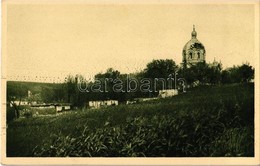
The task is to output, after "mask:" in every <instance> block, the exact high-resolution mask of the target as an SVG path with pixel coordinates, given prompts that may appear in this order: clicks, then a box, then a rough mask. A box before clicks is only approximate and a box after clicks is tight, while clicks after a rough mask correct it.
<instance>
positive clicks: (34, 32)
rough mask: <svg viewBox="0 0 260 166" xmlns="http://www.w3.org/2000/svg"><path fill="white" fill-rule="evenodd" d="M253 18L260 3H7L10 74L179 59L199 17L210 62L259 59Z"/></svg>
mask: <svg viewBox="0 0 260 166" xmlns="http://www.w3.org/2000/svg"><path fill="white" fill-rule="evenodd" d="M254 20H255V19H254V6H253V5H227V4H226V5H173V4H171V5H167V4H164V5H162V4H161V5H159V4H154V5H152V4H150V5H149V4H143V5H142V4H131V5H127V4H125V5H123V4H121V5H116V4H114V5H113V4H110V5H101V4H99V5H94V4H92V5H87V4H75V5H71V4H70V5H69V4H63V5H62V4H56V5H54V4H48V5H40V4H33V5H28V4H23V5H21V4H20V5H8V8H7V76H8V78H7V79H9V80H15V79H18V80H23V79H26V80H31V81H37V80H38V81H39V80H43V78H42V77H44V79H46V78H45V77H47V76H48V78H47V79H48V80H49V81H52V80H51V79H53V77H55V81H57V79H58V77H59V78H60V79H61V80H63V78H64V77H65V76H66V75H68V74H77V73H79V74H83V75H84V76H89V75H94V74H96V73H98V72H104V71H105V70H106V69H107V68H109V67H112V68H114V69H117V70H119V71H120V72H121V73H129V72H135V71H139V70H141V69H143V68H145V66H146V64H147V63H148V62H150V61H152V60H153V59H173V60H174V61H175V62H176V63H177V64H179V63H180V62H181V60H182V49H183V46H184V45H185V44H186V43H187V42H188V40H190V38H191V31H192V25H193V24H194V25H195V26H196V31H197V34H198V35H197V38H198V40H199V41H201V42H202V43H203V44H204V46H205V48H206V61H207V62H212V61H213V60H214V58H215V59H216V60H217V61H221V62H222V63H223V65H224V67H226V66H232V65H238V64H242V62H246V61H247V62H249V63H250V64H251V65H253V66H254V39H255V36H254V26H255V24H254ZM36 76H37V78H36Z"/></svg>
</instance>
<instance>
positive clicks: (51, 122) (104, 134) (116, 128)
mask: <svg viewBox="0 0 260 166" xmlns="http://www.w3.org/2000/svg"><path fill="white" fill-rule="evenodd" d="M7 156H9V157H12V156H16V157H18V156H19V157H22V156H27V157H29V156H41V157H45V156H51V157H54V156H60V157H63V156H81V157H83V156H86V157H89V156H92V157H96V156H99V157H106V156H110V157H117V156H120V157H123V156H127V157H135V156H138V157H143V156H146V157H153V156H154V157H155V156H156V157H164V156H166V157H170V156H171V157H181V156H182V157H195V156H200V157H210V156H254V85H253V84H231V85H222V86H217V85H216V86H203V87H197V88H194V89H192V91H188V92H187V93H186V94H181V95H179V96H175V97H172V98H168V99H159V100H156V101H150V102H144V103H139V104H135V105H120V106H116V107H107V108H100V109H94V110H77V111H71V112H66V113H64V114H56V115H53V116H46V117H45V116H44V117H32V118H23V119H22V118H20V119H17V120H15V121H12V122H10V123H9V124H8V128H7Z"/></svg>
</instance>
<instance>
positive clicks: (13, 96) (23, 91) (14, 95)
mask: <svg viewBox="0 0 260 166" xmlns="http://www.w3.org/2000/svg"><path fill="white" fill-rule="evenodd" d="M27 91H28V89H27V88H25V87H23V86H22V84H21V83H14V82H7V95H6V96H7V104H9V105H11V106H12V108H14V109H13V110H14V118H16V119H17V118H19V117H20V104H21V101H22V99H24V98H26V97H27ZM17 101H18V104H17Z"/></svg>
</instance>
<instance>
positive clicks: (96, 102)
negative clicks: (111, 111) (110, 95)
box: [88, 100, 118, 108]
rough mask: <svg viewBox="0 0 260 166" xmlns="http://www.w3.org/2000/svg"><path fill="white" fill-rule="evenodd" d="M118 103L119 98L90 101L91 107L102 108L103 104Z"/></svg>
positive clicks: (112, 104)
mask: <svg viewBox="0 0 260 166" xmlns="http://www.w3.org/2000/svg"><path fill="white" fill-rule="evenodd" d="M115 105H118V100H104V101H89V102H88V106H89V107H90V108H100V107H102V106H115Z"/></svg>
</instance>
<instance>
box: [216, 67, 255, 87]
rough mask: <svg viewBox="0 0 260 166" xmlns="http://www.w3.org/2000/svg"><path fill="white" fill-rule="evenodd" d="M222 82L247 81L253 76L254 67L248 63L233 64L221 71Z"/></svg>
mask: <svg viewBox="0 0 260 166" xmlns="http://www.w3.org/2000/svg"><path fill="white" fill-rule="evenodd" d="M221 77H222V83H224V84H228V83H248V82H250V81H251V80H252V79H253V78H254V68H253V67H252V66H251V65H249V64H248V63H245V64H242V65H241V66H233V67H231V68H228V69H226V70H223V71H222V73H221Z"/></svg>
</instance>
